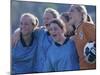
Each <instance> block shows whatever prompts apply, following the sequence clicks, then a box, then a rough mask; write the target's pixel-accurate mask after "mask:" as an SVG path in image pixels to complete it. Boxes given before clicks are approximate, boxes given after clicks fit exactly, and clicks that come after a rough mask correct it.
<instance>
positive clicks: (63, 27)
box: [49, 18, 66, 33]
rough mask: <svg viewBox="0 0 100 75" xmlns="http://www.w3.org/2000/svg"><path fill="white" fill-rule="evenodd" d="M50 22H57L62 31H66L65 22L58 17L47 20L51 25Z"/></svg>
mask: <svg viewBox="0 0 100 75" xmlns="http://www.w3.org/2000/svg"><path fill="white" fill-rule="evenodd" d="M52 23H55V24H57V25H58V26H59V27H60V28H61V29H62V30H63V31H64V33H66V27H65V23H64V22H63V21H62V20H61V19H60V18H59V19H57V18H54V19H52V20H51V21H50V22H49V25H51V24H52Z"/></svg>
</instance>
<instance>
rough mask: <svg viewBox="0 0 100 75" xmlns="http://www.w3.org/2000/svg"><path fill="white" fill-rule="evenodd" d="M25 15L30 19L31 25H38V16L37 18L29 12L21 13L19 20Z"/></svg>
mask: <svg viewBox="0 0 100 75" xmlns="http://www.w3.org/2000/svg"><path fill="white" fill-rule="evenodd" d="M25 16H28V17H29V18H30V19H31V20H32V25H33V26H35V27H37V26H38V25H39V20H38V18H37V17H36V16H35V15H33V14H31V13H24V14H22V15H21V18H20V20H21V19H22V18H23V17H25Z"/></svg>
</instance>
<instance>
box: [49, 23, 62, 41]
mask: <svg viewBox="0 0 100 75" xmlns="http://www.w3.org/2000/svg"><path fill="white" fill-rule="evenodd" d="M50 34H51V36H52V38H53V39H54V40H59V38H60V37H62V36H64V30H63V29H62V28H61V27H59V25H58V24H57V23H51V24H50Z"/></svg>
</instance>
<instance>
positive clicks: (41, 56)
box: [35, 29, 52, 72]
mask: <svg viewBox="0 0 100 75" xmlns="http://www.w3.org/2000/svg"><path fill="white" fill-rule="evenodd" d="M35 38H37V39H38V49H37V53H36V54H37V63H36V64H37V65H36V67H37V69H36V72H43V70H44V69H43V68H44V65H45V64H44V63H45V58H46V55H47V50H48V49H49V47H50V46H51V44H52V38H51V36H50V34H49V33H48V32H47V31H46V30H45V29H39V30H36V31H35Z"/></svg>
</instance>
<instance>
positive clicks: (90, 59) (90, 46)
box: [84, 42, 96, 64]
mask: <svg viewBox="0 0 100 75" xmlns="http://www.w3.org/2000/svg"><path fill="white" fill-rule="evenodd" d="M84 57H85V60H86V62H87V63H90V64H93V63H95V62H96V46H95V43H94V42H88V43H86V45H85V47H84Z"/></svg>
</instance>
